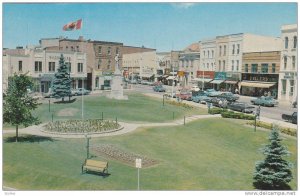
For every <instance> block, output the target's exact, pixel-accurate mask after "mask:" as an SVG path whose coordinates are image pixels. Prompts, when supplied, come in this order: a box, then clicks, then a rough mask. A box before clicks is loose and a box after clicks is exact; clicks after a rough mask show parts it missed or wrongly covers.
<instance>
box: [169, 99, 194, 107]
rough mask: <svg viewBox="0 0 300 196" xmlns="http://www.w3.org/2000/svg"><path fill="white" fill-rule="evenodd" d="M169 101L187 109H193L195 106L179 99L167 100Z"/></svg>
mask: <svg viewBox="0 0 300 196" xmlns="http://www.w3.org/2000/svg"><path fill="white" fill-rule="evenodd" d="M167 103H168V104H171V105H175V106H181V107H184V108H186V109H192V108H193V106H191V105H189V104H186V103H182V102H178V101H167Z"/></svg>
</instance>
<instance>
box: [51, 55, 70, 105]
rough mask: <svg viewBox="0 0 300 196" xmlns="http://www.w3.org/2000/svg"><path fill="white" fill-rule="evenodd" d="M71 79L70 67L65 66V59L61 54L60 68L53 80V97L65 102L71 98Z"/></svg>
mask: <svg viewBox="0 0 300 196" xmlns="http://www.w3.org/2000/svg"><path fill="white" fill-rule="evenodd" d="M71 81H72V80H71V78H70V73H69V67H68V66H67V65H66V64H65V59H64V57H63V55H62V54H61V56H60V59H59V68H58V70H57V72H56V73H55V75H54V79H53V85H52V89H53V94H52V95H53V97H55V98H62V101H64V98H65V97H69V98H70V95H71Z"/></svg>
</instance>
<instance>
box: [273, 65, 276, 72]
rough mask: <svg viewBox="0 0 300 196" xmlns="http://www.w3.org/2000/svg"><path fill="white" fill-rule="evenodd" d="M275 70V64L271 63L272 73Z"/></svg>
mask: <svg viewBox="0 0 300 196" xmlns="http://www.w3.org/2000/svg"><path fill="white" fill-rule="evenodd" d="M275 71H276V64H275V63H272V73H275Z"/></svg>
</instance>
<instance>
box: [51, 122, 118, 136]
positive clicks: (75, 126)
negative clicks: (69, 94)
mask: <svg viewBox="0 0 300 196" xmlns="http://www.w3.org/2000/svg"><path fill="white" fill-rule="evenodd" d="M45 128H46V130H47V131H50V132H61V133H91V132H101V131H108V130H114V129H118V128H120V124H118V123H116V122H115V121H109V120H101V119H88V120H67V121H55V122H50V123H48V124H47V125H45Z"/></svg>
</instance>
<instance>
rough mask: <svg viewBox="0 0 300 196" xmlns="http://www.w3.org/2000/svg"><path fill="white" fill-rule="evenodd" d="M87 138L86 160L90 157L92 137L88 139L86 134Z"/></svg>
mask: <svg viewBox="0 0 300 196" xmlns="http://www.w3.org/2000/svg"><path fill="white" fill-rule="evenodd" d="M85 138H86V159H88V158H89V157H90V139H91V137H88V134H87V133H86V134H85Z"/></svg>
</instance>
